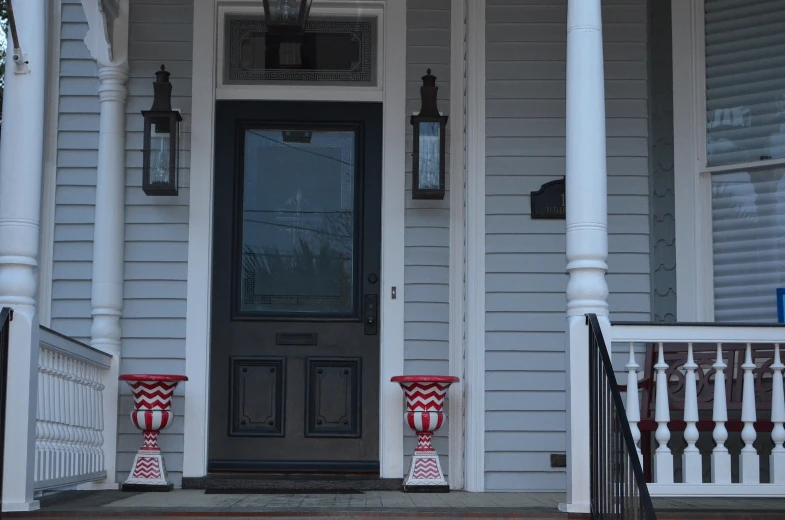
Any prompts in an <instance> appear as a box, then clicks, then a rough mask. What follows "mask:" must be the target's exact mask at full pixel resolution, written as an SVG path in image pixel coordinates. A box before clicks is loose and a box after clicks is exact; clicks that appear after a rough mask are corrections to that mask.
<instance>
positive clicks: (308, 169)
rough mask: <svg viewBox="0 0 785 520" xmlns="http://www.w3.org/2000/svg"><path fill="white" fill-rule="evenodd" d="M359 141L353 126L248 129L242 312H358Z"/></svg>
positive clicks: (243, 233)
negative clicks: (355, 307)
mask: <svg viewBox="0 0 785 520" xmlns="http://www.w3.org/2000/svg"><path fill="white" fill-rule="evenodd" d="M356 142H357V139H356V133H355V132H354V131H351V130H334V131H330V130H317V129H314V130H303V129H287V128H280V129H264V128H250V129H247V130H246V132H245V147H244V148H245V153H244V167H243V211H242V252H241V262H242V263H241V265H240V266H239V267H240V270H241V273H242V276H241V277H240V281H239V283H240V287H239V294H240V295H241V299H240V312H241V313H244V314H252V315H254V314H257V315H258V314H262V315H279V316H281V315H303V314H306V315H308V314H310V315H339V316H345V315H349V314H351V313H352V312H353V310H354V305H355V301H354V300H355V298H354V292H355V291H354V288H355V287H356V284H355V280H356V273H355V254H354V247H355V240H354V237H355V218H354V215H355V181H356V175H355V167H354V161H355V155H356Z"/></svg>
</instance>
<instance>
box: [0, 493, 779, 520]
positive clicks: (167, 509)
mask: <svg viewBox="0 0 785 520" xmlns="http://www.w3.org/2000/svg"><path fill="white" fill-rule="evenodd" d="M565 498H566V497H565V495H564V493H465V492H460V491H454V492H451V493H434V494H418V493H403V492H400V491H365V492H362V493H353V494H205V492H204V491H202V490H175V491H173V492H171V493H123V492H120V491H66V492H62V493H58V494H56V495H51V496H48V497H44V498H43V499H42V500H41V510H40V511H36V512H32V513H5V514H3V515H2V518H27V519H31V520H32V519H36V518H107V519H108V518H126V519H130V518H140V519H141V518H148V519H149V518H167V519H169V520H175V519H177V518H202V519H209V518H216V519H217V518H222V519H227V518H277V519H284V518H289V519H294V518H299V519H301V518H317V517H341V518H344V519H347V520H349V519H360V518H430V519H436V518H445V519H446V518H528V519H551V518H560V519H569V518H588V515H567V514H565V513H561V512H559V511H558V504H559V503H560V502H564V500H565ZM654 506H655V509H656V510H657V517H658V518H659V519H677V518H678V519H691V520H709V519H734V520H741V519H744V520H746V519H753V518H754V519H775V518H777V519H781V518H784V517H785V497H782V498H767V499H757V498H756V499H745V498H705V499H704V498H697V499H696V498H690V499H681V498H680V499H670V498H658V499H655V500H654Z"/></svg>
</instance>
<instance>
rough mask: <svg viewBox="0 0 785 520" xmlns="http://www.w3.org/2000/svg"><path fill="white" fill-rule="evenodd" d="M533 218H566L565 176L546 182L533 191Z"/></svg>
mask: <svg viewBox="0 0 785 520" xmlns="http://www.w3.org/2000/svg"><path fill="white" fill-rule="evenodd" d="M531 202H532V218H550V219H565V218H566V212H565V207H564V202H565V196H564V178H561V179H559V180H555V181H551V182H546V183H545V184H543V185H542V187H540V189H539V190H537V191H533V192H531Z"/></svg>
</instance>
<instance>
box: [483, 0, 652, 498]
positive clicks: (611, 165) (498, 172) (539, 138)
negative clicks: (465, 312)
mask: <svg viewBox="0 0 785 520" xmlns="http://www.w3.org/2000/svg"><path fill="white" fill-rule="evenodd" d="M486 16H487V24H488V25H487V27H486V39H487V46H486V59H487V63H486V81H487V83H486V95H487V101H486V112H487V113H486V117H487V120H486V135H487V137H486V139H487V140H486V154H487V157H486V175H487V178H486V230H487V237H486V329H487V332H486V345H485V346H486V370H487V373H486V415H485V427H486V440H485V446H486V456H485V485H486V489H487V490H523V491H563V490H564V489H565V486H566V473H565V470H564V469H563V468H551V465H550V454H552V453H565V450H566V434H565V428H566V413H565V406H566V394H565V385H566V381H565V362H566V361H565V353H564V348H565V335H564V331H565V325H566V318H565V316H566V299H565V290H566V286H567V275H566V274H565V270H566V260H565V225H564V221H563V220H532V219H531V217H530V210H529V207H530V206H529V204H530V199H529V193H530V192H532V191H535V190H537V189H539V188H540V186H541V185H542V184H544V183H545V182H548V181H551V180H554V179H558V178H561V177H562V176H563V175H564V174H565V161H564V154H565V110H566V105H565V72H566V21H567V8H566V1H565V0H549V1H545V0H487V11H486ZM603 25H604V26H603V31H604V40H605V46H604V49H605V75H606V83H605V86H606V100H607V101H606V111H607V114H606V116H607V134H608V141H607V152H608V194H609V199H608V212H609V218H608V228H609V235H610V236H609V248H610V255H609V260H608V265H609V274H608V276H607V281H608V285H609V288H610V292H611V295H610V298H609V299H610V306H611V318H612V319H613V320H617V321H624V320H637V321H649V318H650V276H651V274H650V268H649V264H650V262H649V245H650V243H649V230H650V224H649V200H650V195H649V193H650V192H649V179H648V172H649V162H648V152H649V147H648V146H649V145H648V109H647V44H646V35H647V31H646V27H647V8H646V0H606V1H604V2H603Z"/></svg>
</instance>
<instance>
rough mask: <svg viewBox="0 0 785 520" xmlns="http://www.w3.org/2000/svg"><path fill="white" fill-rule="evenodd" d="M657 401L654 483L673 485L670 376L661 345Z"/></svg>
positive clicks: (658, 361)
mask: <svg viewBox="0 0 785 520" xmlns="http://www.w3.org/2000/svg"><path fill="white" fill-rule="evenodd" d="M654 368H655V369H656V370H657V399H656V404H655V406H656V409H655V411H654V420H656V421H657V431H656V432H655V434H654V437H655V438H656V439H657V443H658V446H657V450H656V451H655V452H654V481H655V482H657V483H660V484H672V483H673V454H672V453H671V450H670V448H669V447H668V441H669V440H670V438H671V432H670V430H669V429H668V422H669V421H670V420H671V414H670V409H669V405H668V376H667V374H666V373H665V371H666V370H667V369H668V365H667V364H665V355H664V353H663V345H662V343H660V344H659V355H658V359H657V364H656V365H654Z"/></svg>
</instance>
